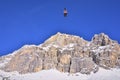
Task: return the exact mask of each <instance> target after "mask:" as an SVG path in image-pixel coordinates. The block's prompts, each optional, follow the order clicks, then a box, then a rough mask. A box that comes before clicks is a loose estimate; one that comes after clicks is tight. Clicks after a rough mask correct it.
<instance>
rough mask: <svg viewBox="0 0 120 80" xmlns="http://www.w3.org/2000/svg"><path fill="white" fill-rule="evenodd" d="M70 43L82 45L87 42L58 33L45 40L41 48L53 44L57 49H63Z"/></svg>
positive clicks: (77, 37) (73, 36)
mask: <svg viewBox="0 0 120 80" xmlns="http://www.w3.org/2000/svg"><path fill="white" fill-rule="evenodd" d="M70 43H78V44H81V45H84V44H86V43H87V41H86V40H84V39H82V38H80V37H79V36H75V35H69V34H64V33H60V32H58V33H57V34H55V35H53V36H51V37H50V38H49V39H48V40H46V41H45V42H44V44H43V46H47V45H49V44H54V45H57V46H59V47H63V46H65V45H68V44H70Z"/></svg>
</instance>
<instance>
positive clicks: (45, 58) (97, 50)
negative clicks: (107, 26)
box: [0, 33, 120, 74]
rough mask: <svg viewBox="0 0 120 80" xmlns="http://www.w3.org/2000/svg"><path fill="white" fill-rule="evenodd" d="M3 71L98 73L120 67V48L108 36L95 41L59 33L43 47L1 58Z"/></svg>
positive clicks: (28, 49)
mask: <svg viewBox="0 0 120 80" xmlns="http://www.w3.org/2000/svg"><path fill="white" fill-rule="evenodd" d="M0 64H1V65H0V69H2V70H4V71H7V72H10V71H18V72H19V73H21V74H24V73H30V72H38V71H41V70H46V69H52V68H55V69H57V70H59V71H61V72H70V73H76V72H80V73H85V74H89V73H90V72H97V71H98V69H99V66H100V67H103V68H107V69H109V68H115V67H120V45H119V44H118V43H117V42H116V41H114V40H111V39H110V38H109V37H108V36H107V35H105V34H104V33H101V34H97V35H95V36H94V37H93V38H92V41H86V40H84V39H82V38H80V37H78V36H74V35H68V34H62V33H57V34H56V35H53V36H52V37H50V38H49V39H48V40H46V41H45V42H44V43H43V44H41V45H39V46H36V45H27V46H23V47H22V48H21V49H19V50H17V51H15V52H13V53H12V54H9V55H6V56H2V57H0Z"/></svg>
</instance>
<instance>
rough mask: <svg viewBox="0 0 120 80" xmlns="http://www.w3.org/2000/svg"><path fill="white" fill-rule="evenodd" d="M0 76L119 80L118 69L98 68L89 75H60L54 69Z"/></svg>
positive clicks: (31, 79)
mask: <svg viewBox="0 0 120 80" xmlns="http://www.w3.org/2000/svg"><path fill="white" fill-rule="evenodd" d="M0 76H4V77H6V78H9V79H10V80H120V69H111V70H105V69H103V68H100V69H99V71H98V72H97V73H91V74H90V75H87V74H81V73H76V74H69V73H61V72H59V71H57V70H56V69H50V70H42V71H40V72H37V73H29V74H24V75H20V74H18V73H17V72H11V73H6V72H3V71H0ZM0 80H2V79H0Z"/></svg>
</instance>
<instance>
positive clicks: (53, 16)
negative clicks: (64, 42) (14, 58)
mask: <svg viewBox="0 0 120 80" xmlns="http://www.w3.org/2000/svg"><path fill="white" fill-rule="evenodd" d="M64 7H66V8H67V10H68V17H66V18H64V17H63V9H64ZM119 28H120V0H0V55H3V54H7V53H11V52H13V51H14V50H17V49H19V48H20V47H22V46H23V45H25V44H36V45H38V44H40V43H42V42H44V41H45V40H46V39H47V38H49V37H50V36H51V35H53V34H55V33H57V32H63V33H68V34H74V35H78V36H81V37H83V38H84V39H86V40H91V38H92V36H93V35H94V34H96V33H101V32H104V33H106V34H108V35H109V36H110V37H111V38H112V39H114V40H117V41H120V29H119Z"/></svg>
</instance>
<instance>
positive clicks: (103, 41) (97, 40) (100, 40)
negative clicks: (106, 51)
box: [92, 33, 116, 46]
mask: <svg viewBox="0 0 120 80" xmlns="http://www.w3.org/2000/svg"><path fill="white" fill-rule="evenodd" d="M92 42H93V43H94V44H95V45H99V46H106V45H110V44H113V43H116V42H115V41H113V40H112V39H110V38H109V36H108V35H106V34H104V33H100V34H95V35H94V37H93V38H92Z"/></svg>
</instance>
